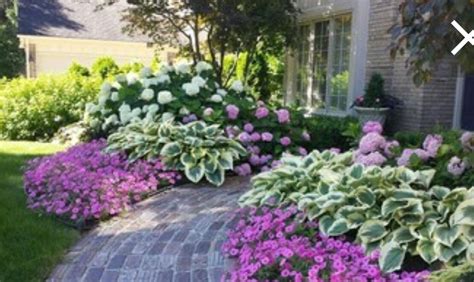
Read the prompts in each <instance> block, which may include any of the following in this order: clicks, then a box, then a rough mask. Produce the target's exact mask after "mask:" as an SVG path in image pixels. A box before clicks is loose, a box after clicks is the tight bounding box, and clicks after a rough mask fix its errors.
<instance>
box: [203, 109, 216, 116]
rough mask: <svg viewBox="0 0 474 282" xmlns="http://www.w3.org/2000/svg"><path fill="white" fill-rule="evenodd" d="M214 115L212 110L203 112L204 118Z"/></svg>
mask: <svg viewBox="0 0 474 282" xmlns="http://www.w3.org/2000/svg"><path fill="white" fill-rule="evenodd" d="M213 113H214V110H213V109H212V108H206V109H205V110H204V112H203V114H204V116H210V115H212V114H213Z"/></svg>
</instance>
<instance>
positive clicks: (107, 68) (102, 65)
mask: <svg viewBox="0 0 474 282" xmlns="http://www.w3.org/2000/svg"><path fill="white" fill-rule="evenodd" d="M91 71H92V74H93V75H95V76H97V77H100V78H102V79H106V78H108V77H110V76H113V75H116V74H117V73H119V66H118V65H117V64H116V63H115V61H114V59H112V58H111V57H101V58H98V59H97V60H95V62H94V63H93V64H92V67H91Z"/></svg>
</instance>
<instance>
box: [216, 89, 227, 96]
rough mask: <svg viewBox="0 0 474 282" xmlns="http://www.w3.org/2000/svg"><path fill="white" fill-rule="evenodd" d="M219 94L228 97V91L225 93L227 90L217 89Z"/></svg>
mask: <svg viewBox="0 0 474 282" xmlns="http://www.w3.org/2000/svg"><path fill="white" fill-rule="evenodd" d="M217 94H219V95H221V96H222V97H225V95H227V91H225V89H222V88H220V89H217Z"/></svg>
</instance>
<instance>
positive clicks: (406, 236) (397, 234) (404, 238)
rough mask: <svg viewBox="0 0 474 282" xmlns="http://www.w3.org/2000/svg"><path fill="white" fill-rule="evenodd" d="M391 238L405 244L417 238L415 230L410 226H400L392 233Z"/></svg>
mask: <svg viewBox="0 0 474 282" xmlns="http://www.w3.org/2000/svg"><path fill="white" fill-rule="evenodd" d="M390 237H391V240H393V241H395V242H397V243H398V244H405V243H409V242H412V241H414V240H416V237H415V236H414V235H413V232H412V231H410V229H409V228H408V227H399V228H397V229H396V230H395V231H393V232H392V233H391V234H390Z"/></svg>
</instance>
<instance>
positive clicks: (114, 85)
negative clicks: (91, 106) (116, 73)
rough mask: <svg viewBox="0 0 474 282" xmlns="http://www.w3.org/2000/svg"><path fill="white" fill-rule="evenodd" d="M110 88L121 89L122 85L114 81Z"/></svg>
mask: <svg viewBox="0 0 474 282" xmlns="http://www.w3.org/2000/svg"><path fill="white" fill-rule="evenodd" d="M112 87H113V88H115V89H120V88H122V85H121V84H120V83H118V81H114V82H112Z"/></svg>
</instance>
